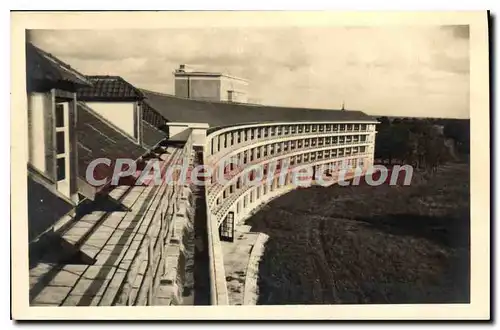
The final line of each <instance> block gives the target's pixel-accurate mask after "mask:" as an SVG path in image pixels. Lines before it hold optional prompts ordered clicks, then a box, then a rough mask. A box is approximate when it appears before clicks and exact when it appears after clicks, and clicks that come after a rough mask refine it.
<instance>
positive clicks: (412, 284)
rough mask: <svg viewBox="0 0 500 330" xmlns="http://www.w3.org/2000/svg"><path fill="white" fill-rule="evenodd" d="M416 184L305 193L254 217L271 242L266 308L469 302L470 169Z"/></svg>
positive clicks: (264, 268) (452, 169)
mask: <svg viewBox="0 0 500 330" xmlns="http://www.w3.org/2000/svg"><path fill="white" fill-rule="evenodd" d="M414 178H415V179H416V180H414V181H412V182H415V183H412V184H411V185H410V186H399V187H398V186H395V187H394V186H392V187H391V186H387V185H384V186H378V187H371V186H352V187H341V186H338V185H335V186H332V187H328V188H323V187H312V188H307V189H298V190H294V191H292V192H290V193H288V194H286V195H284V196H282V197H279V198H277V199H275V200H273V201H272V202H270V203H269V204H268V205H266V206H265V207H264V208H262V209H261V210H260V211H259V212H257V213H256V214H255V215H253V216H252V217H251V218H250V219H248V220H247V222H246V224H248V225H251V226H252V231H258V232H264V233H266V234H268V235H269V236H270V238H269V240H268V242H267V244H266V248H265V252H264V255H263V257H262V260H261V262H260V265H259V282H258V285H259V291H260V294H259V301H258V304H340V303H343V304H349V303H352V304H359V303H379V304H382V303H453V302H469V274H470V272H469V224H470V216H469V167H468V165H465V164H450V165H446V166H444V167H443V168H440V169H439V170H438V172H437V173H436V174H435V175H434V176H432V177H427V178H426V179H424V178H423V177H422V176H421V175H420V174H418V173H415V174H414Z"/></svg>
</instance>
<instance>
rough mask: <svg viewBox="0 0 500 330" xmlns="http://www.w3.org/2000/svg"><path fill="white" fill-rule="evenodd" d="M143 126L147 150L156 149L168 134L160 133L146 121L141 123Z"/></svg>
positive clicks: (143, 139) (143, 138) (143, 137)
mask: <svg viewBox="0 0 500 330" xmlns="http://www.w3.org/2000/svg"><path fill="white" fill-rule="evenodd" d="M141 124H142V141H143V143H144V145H145V146H146V147H147V148H150V149H151V148H153V147H155V146H156V145H157V144H158V143H159V142H160V141H162V140H164V139H165V138H166V137H167V134H166V133H165V132H163V131H160V130H159V129H157V128H156V127H154V126H153V125H151V124H149V123H148V122H146V121H145V120H142V121H141Z"/></svg>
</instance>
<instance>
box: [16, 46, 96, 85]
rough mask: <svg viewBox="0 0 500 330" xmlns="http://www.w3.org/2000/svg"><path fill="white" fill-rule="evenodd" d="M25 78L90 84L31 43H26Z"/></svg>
mask: <svg viewBox="0 0 500 330" xmlns="http://www.w3.org/2000/svg"><path fill="white" fill-rule="evenodd" d="M26 78H27V81H28V85H30V83H31V82H32V81H49V82H66V83H70V84H74V85H79V86H90V85H91V83H90V81H89V80H88V79H87V78H86V77H85V76H84V75H83V74H81V73H79V72H78V71H76V70H75V69H73V68H72V67H71V66H69V65H68V64H66V63H64V62H62V61H61V60H59V59H58V58H56V57H54V56H52V55H51V54H49V53H47V52H45V51H43V50H41V49H40V48H38V47H36V46H34V45H33V44H31V43H26Z"/></svg>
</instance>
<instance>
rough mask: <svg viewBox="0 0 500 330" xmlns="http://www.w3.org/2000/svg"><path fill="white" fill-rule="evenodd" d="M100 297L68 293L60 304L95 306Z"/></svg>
mask: <svg viewBox="0 0 500 330" xmlns="http://www.w3.org/2000/svg"><path fill="white" fill-rule="evenodd" d="M100 298H101V297H100V296H80V295H70V296H68V297H67V298H66V299H65V300H64V303H63V304H62V306H97V305H98V303H99V300H100Z"/></svg>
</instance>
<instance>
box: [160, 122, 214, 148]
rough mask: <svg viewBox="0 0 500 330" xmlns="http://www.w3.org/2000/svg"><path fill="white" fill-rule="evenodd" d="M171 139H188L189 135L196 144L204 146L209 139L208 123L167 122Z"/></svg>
mask: <svg viewBox="0 0 500 330" xmlns="http://www.w3.org/2000/svg"><path fill="white" fill-rule="evenodd" d="M167 125H168V134H169V138H168V139H169V140H174V141H187V140H188V138H189V136H191V137H192V139H193V145H194V146H204V145H205V144H206V139H207V129H208V127H209V126H208V125H207V124H204V123H167Z"/></svg>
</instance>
